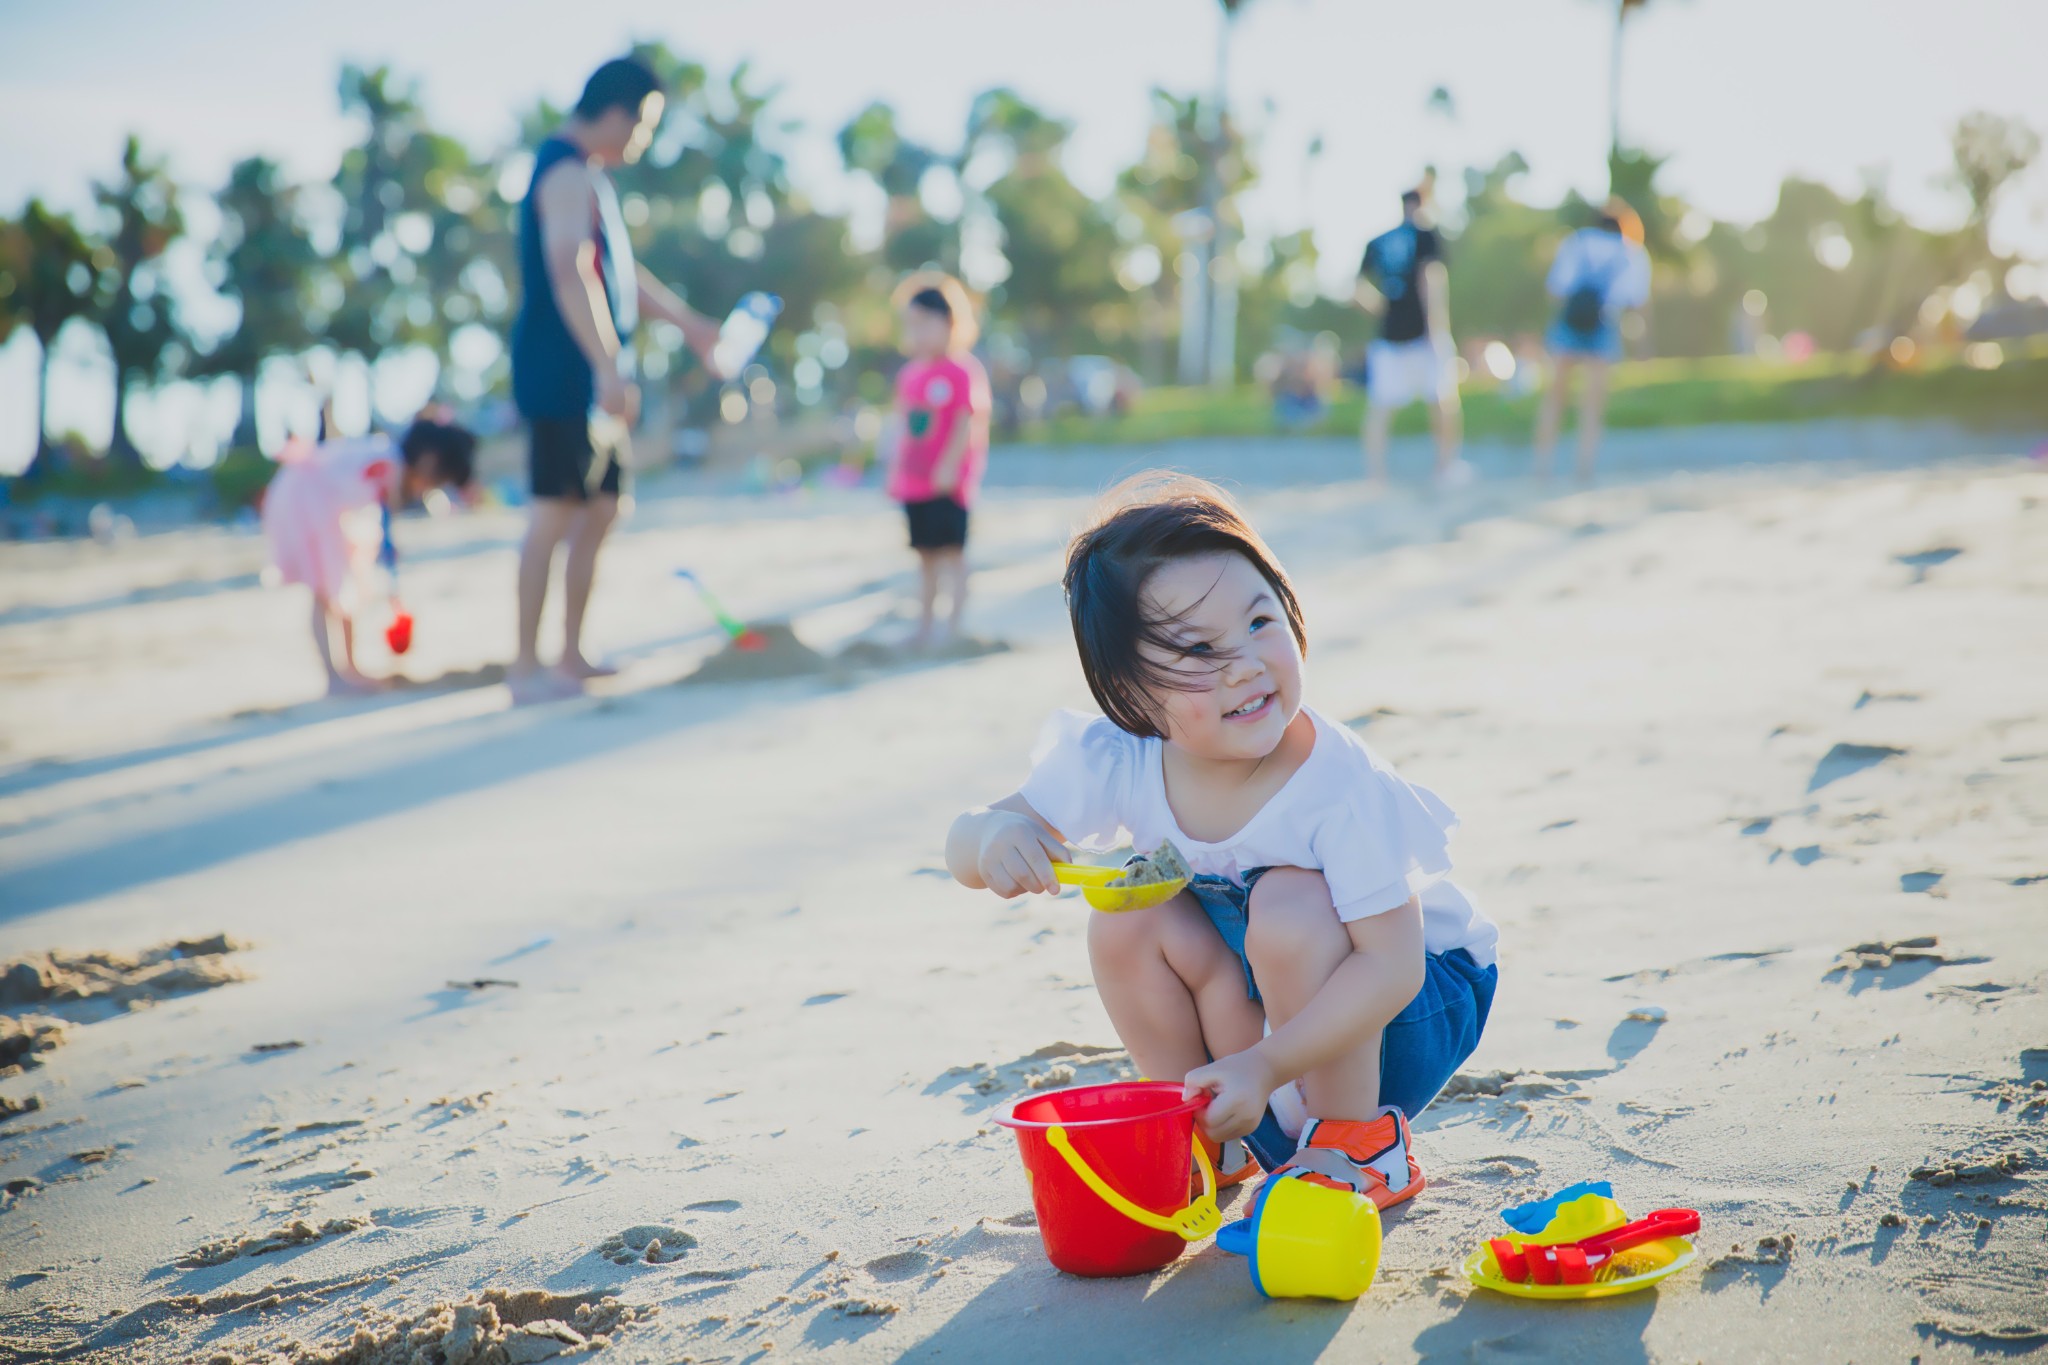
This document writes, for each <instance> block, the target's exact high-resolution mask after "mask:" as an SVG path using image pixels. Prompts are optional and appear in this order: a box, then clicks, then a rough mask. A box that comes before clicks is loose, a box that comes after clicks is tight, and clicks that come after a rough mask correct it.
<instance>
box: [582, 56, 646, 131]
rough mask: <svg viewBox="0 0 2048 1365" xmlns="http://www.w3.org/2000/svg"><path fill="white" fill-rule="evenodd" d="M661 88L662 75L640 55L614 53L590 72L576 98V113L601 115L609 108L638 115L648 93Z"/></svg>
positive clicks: (597, 117) (592, 116)
mask: <svg viewBox="0 0 2048 1365" xmlns="http://www.w3.org/2000/svg"><path fill="white" fill-rule="evenodd" d="M659 89H661V77H659V76H657V75H655V74H654V68H653V67H651V66H649V65H648V64H647V63H645V62H643V61H641V60H640V59H639V58H638V57H614V58H613V59H612V60H611V61H608V62H606V63H605V64H604V65H603V66H600V67H599V68H598V69H597V70H596V71H594V72H592V73H591V76H590V79H589V80H588V81H587V82H585V83H584V86H583V94H582V96H581V97H580V98H578V99H577V101H576V117H578V118H581V119H600V118H603V117H604V116H605V113H606V112H607V111H608V110H612V109H623V110H625V111H626V112H627V113H629V114H631V115H633V117H635V118H638V117H639V116H640V106H641V105H643V104H645V103H647V97H648V96H649V95H652V94H653V93H654V92H655V91H657V90H659Z"/></svg>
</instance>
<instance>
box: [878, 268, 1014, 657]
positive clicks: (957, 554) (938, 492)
mask: <svg viewBox="0 0 2048 1365" xmlns="http://www.w3.org/2000/svg"><path fill="white" fill-rule="evenodd" d="M896 307H897V311H898V313H899V314H900V315H901V317H902V321H903V349H904V351H905V353H906V354H908V355H909V357H910V360H909V363H907V364H906V365H904V367H903V369H902V370H901V371H900V372H899V373H898V374H897V376H896V410H895V413H894V414H893V416H892V417H891V418H890V422H889V426H888V428H887V429H886V430H885V431H884V432H883V435H882V442H881V450H882V455H883V458H884V459H886V460H887V461H888V465H889V475H888V489H889V496H890V497H892V498H894V499H896V501H897V502H899V503H901V504H903V512H904V515H905V516H906V517H907V518H908V520H909V522H910V548H911V549H913V550H915V551H917V562H918V571H919V593H918V618H917V633H916V635H914V636H913V637H912V638H911V647H912V648H915V649H922V648H925V647H926V646H928V645H930V644H932V643H934V642H935V641H936V640H940V639H943V640H948V641H950V640H952V639H955V638H957V637H958V636H959V634H960V623H961V619H962V616H963V614H964V613H965V611H966V608H967V520H968V509H969V508H971V507H972V506H973V505H974V498H975V493H976V492H977V491H978V490H979V489H980V487H981V476H982V471H983V469H984V468H985V467H986V466H987V464H988V431H989V411H990V408H991V406H992V403H991V401H990V396H989V383H988V372H987V371H985V370H983V369H982V367H981V362H980V361H978V360H976V359H975V358H974V354H973V351H972V349H971V348H972V347H973V345H974V339H975V337H976V335H978V328H977V327H976V324H975V320H974V304H973V300H971V299H970V298H969V297H968V295H967V290H966V289H965V288H964V287H963V286H962V285H961V283H960V282H959V281H958V280H956V279H954V278H953V277H952V276H950V275H943V274H939V273H937V272H922V273H919V274H916V275H913V276H911V277H910V278H909V279H908V280H906V281H904V283H903V285H902V286H901V287H900V288H899V289H898V290H897V291H896ZM942 588H943V589H944V590H945V593H946V598H947V601H946V627H945V632H944V634H943V636H936V635H935V634H934V629H935V625H936V622H937V617H938V599H939V592H940V590H941V589H942Z"/></svg>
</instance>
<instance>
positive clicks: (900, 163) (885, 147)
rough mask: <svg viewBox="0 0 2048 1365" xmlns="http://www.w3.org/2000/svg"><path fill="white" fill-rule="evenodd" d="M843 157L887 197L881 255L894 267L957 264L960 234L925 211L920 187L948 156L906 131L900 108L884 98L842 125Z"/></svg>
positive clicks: (840, 134)
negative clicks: (899, 118) (901, 124)
mask: <svg viewBox="0 0 2048 1365" xmlns="http://www.w3.org/2000/svg"><path fill="white" fill-rule="evenodd" d="M839 159H840V161H841V163H842V164H844V165H845V167H846V169H848V170H849V171H859V172H861V173H862V174H863V175H866V176H867V177H868V179H870V180H872V181H873V182H874V183H875V185H876V187H877V188H879V189H880V190H881V191H882V194H883V195H884V197H885V198H886V199H887V201H888V207H887V209H886V210H885V211H884V215H883V220H882V260H883V262H884V263H886V264H887V265H888V266H889V267H890V268H892V269H895V270H913V269H916V268H917V267H918V266H921V265H925V264H928V263H934V262H936V263H938V264H941V265H945V266H949V267H950V266H951V265H953V264H954V261H953V259H952V258H953V257H955V256H957V254H958V251H957V244H956V242H955V240H954V238H955V234H954V233H953V232H950V231H948V230H947V228H946V226H945V225H943V224H940V223H936V222H933V221H932V219H931V217H930V215H928V214H927V213H926V212H925V211H924V204H923V202H922V200H921V199H920V198H919V193H918V192H919V190H920V188H921V187H922V185H923V183H924V175H925V172H926V171H928V170H930V169H931V168H932V167H934V166H943V165H945V164H947V163H946V158H945V157H943V156H941V155H940V154H939V153H938V152H935V151H933V150H932V149H931V148H929V147H925V146H923V145H921V144H919V143H916V142H912V141H911V140H910V139H909V138H907V137H904V136H903V133H902V131H901V130H900V129H899V128H897V126H896V111H895V110H894V109H892V108H890V107H889V106H888V105H886V104H883V103H881V102H879V101H877V102H876V103H873V104H870V105H869V106H868V107H867V108H865V109H863V110H861V111H860V112H859V113H858V114H855V115H854V116H853V118H852V119H851V120H850V121H849V122H848V123H847V125H846V126H845V127H844V128H841V129H840V130H839Z"/></svg>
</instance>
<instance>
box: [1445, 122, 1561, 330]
mask: <svg viewBox="0 0 2048 1365" xmlns="http://www.w3.org/2000/svg"><path fill="white" fill-rule="evenodd" d="M1528 169H1529V163H1528V162H1527V161H1525V160H1523V159H1522V155H1521V153H1519V152H1509V153H1508V154H1507V155H1505V156H1503V157H1502V158H1501V159H1500V160H1499V161H1497V162H1495V163H1494V164H1493V166H1492V167H1491V168H1490V169H1487V170H1483V171H1482V170H1468V171H1466V172H1465V222H1464V227H1463V230H1462V231H1461V232H1459V233H1458V234H1457V236H1456V238H1455V240H1454V241H1452V242H1451V244H1450V246H1449V248H1448V253H1447V254H1448V257H1449V264H1450V279H1451V321H1452V324H1453V326H1454V327H1455V328H1456V329H1457V330H1458V331H1459V332H1460V333H1480V332H1484V333H1489V334H1492V335H1495V336H1505V337H1515V336H1520V335H1522V334H1524V333H1529V332H1540V331H1542V330H1543V328H1544V326H1545V324H1546V323H1548V322H1549V320H1550V315H1551V312H1552V311H1553V310H1554V309H1555V307H1556V305H1555V304H1554V303H1552V302H1551V299H1550V296H1549V295H1548V294H1546V293H1545V292H1544V289H1543V280H1544V276H1545V274H1546V273H1547V272H1548V271H1549V269H1550V258H1551V256H1552V254H1553V253H1555V251H1556V250H1557V244H1558V243H1559V242H1561V241H1563V240H1564V237H1565V234H1566V233H1567V232H1568V231H1569V230H1570V228H1571V227H1572V226H1577V225H1576V224H1569V225H1568V224H1567V222H1566V220H1565V218H1564V216H1563V215H1562V214H1561V213H1560V212H1559V211H1558V210H1557V209H1543V208H1537V207H1534V206H1532V205H1530V204H1526V203H1524V202H1523V201H1522V200H1520V199H1519V198H1517V197H1516V196H1515V192H1514V187H1515V183H1516V181H1517V180H1519V179H1520V178H1521V176H1523V175H1524V174H1525V173H1527V171H1528Z"/></svg>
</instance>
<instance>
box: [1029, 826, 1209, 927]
mask: <svg viewBox="0 0 2048 1365" xmlns="http://www.w3.org/2000/svg"><path fill="white" fill-rule="evenodd" d="M1052 871H1053V875H1054V876H1055V877H1058V878H1059V879H1060V884H1061V885H1062V886H1078V887H1080V888H1081V896H1082V899H1084V900H1086V901H1087V902H1088V904H1090V905H1092V906H1094V907H1095V908H1096V909H1097V910H1101V911H1105V912H1107V913H1109V914H1113V915H1114V914H1121V913H1122V912H1123V911H1126V910H1144V909H1148V908H1150V907H1151V906H1154V905H1160V904H1163V903H1164V902H1166V901H1169V900H1172V899H1173V898H1174V897H1175V896H1177V895H1179V894H1180V893H1181V892H1182V891H1183V890H1185V889H1186V888H1187V884H1188V882H1189V881H1191V880H1192V879H1193V877H1194V873H1193V871H1192V870H1190V869H1189V867H1188V864H1187V859H1185V858H1183V857H1182V856H1181V852H1180V850H1179V849H1177V848H1175V847H1174V846H1173V845H1172V844H1171V843H1164V844H1161V845H1160V846H1159V847H1158V848H1156V849H1154V850H1153V851H1152V852H1151V853H1149V854H1145V855H1143V856H1140V857H1137V858H1133V859H1132V860H1131V861H1130V862H1129V863H1127V864H1126V865H1125V866H1123V867H1090V866H1087V865H1086V864H1082V863H1054V864H1053V865H1052Z"/></svg>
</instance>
